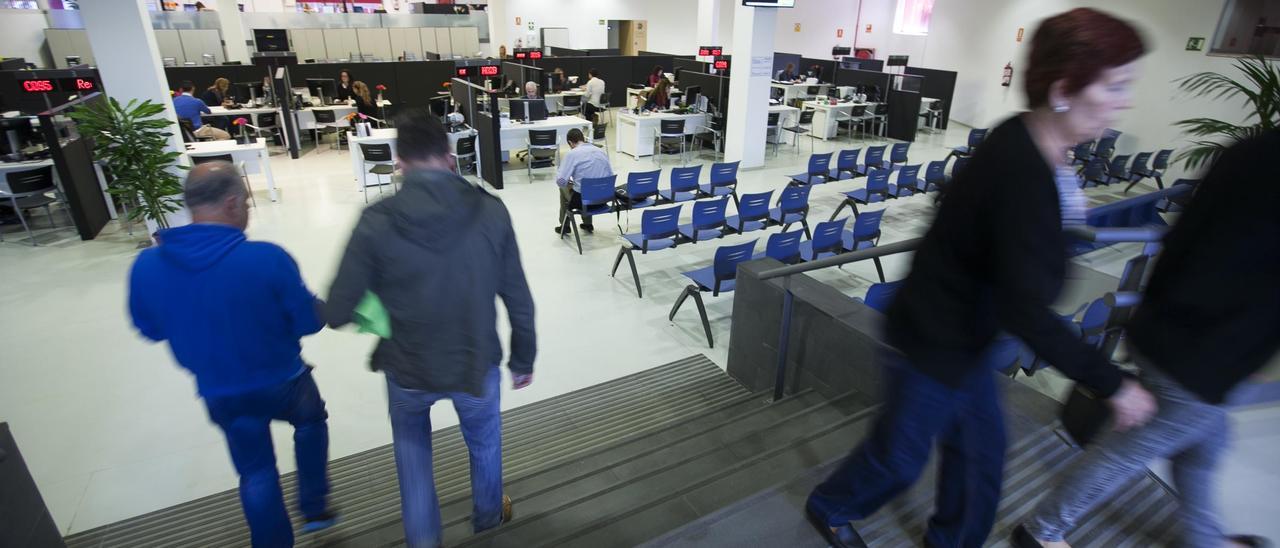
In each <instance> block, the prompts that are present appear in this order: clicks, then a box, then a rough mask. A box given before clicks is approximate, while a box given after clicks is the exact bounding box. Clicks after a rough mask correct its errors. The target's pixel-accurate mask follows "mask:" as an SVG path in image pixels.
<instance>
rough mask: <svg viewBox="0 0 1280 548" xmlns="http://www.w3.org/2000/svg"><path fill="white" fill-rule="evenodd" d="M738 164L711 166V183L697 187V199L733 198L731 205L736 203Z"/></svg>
mask: <svg viewBox="0 0 1280 548" xmlns="http://www.w3.org/2000/svg"><path fill="white" fill-rule="evenodd" d="M738 163H739V162H721V163H717V164H711V182H710V183H708V184H705V185H700V186H699V187H698V197H699V198H719V197H721V196H733V203H735V204H736V203H738Z"/></svg>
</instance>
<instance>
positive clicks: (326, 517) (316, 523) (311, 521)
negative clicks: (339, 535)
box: [302, 512, 338, 533]
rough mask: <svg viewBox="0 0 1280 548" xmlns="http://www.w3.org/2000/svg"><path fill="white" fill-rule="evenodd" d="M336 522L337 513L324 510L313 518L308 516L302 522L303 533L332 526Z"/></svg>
mask: <svg viewBox="0 0 1280 548" xmlns="http://www.w3.org/2000/svg"><path fill="white" fill-rule="evenodd" d="M337 523H338V514H337V513H335V512H325V513H323V514H320V515H319V516H316V517H314V518H308V519H307V521H306V522H305V523H303V524H302V532H303V533H315V532H317V531H323V530H325V529H328V528H330V527H333V526H334V525H336V524H337Z"/></svg>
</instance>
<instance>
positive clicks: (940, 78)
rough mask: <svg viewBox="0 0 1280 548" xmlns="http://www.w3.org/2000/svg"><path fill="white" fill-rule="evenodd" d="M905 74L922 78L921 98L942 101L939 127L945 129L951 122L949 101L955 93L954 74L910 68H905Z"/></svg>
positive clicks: (944, 71) (945, 71)
mask: <svg viewBox="0 0 1280 548" xmlns="http://www.w3.org/2000/svg"><path fill="white" fill-rule="evenodd" d="M906 73H907V74H911V75H915V76H923V77H924V82H923V83H922V84H921V86H920V95H921V96H924V97H932V98H934V99H941V100H942V120H941V122H940V126H939V127H941V128H942V129H947V125H948V124H949V122H950V121H951V101H952V99H953V98H954V97H955V93H956V76H957V75H956V73H955V72H952V71H949V70H937V69H929V68H923V67H912V66H908V67H907V69H906Z"/></svg>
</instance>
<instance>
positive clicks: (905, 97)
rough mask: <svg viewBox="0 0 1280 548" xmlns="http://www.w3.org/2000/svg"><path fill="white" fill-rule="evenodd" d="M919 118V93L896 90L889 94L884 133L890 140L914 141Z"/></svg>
mask: <svg viewBox="0 0 1280 548" xmlns="http://www.w3.org/2000/svg"><path fill="white" fill-rule="evenodd" d="M919 117H920V94H919V93H913V92H910V91H898V90H893V91H890V92H889V122H888V126H889V127H888V128H886V130H885V132H886V134H887V135H888V137H889V138H890V139H898V140H901V141H915V140H916V125H917V124H918V123H919Z"/></svg>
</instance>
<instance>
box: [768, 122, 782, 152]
mask: <svg viewBox="0 0 1280 548" xmlns="http://www.w3.org/2000/svg"><path fill="white" fill-rule="evenodd" d="M779 114H781V113H778V112H770V113H769V123H768V124H766V125H765V132H764V139H765V143H766V144H767V143H773V155H774V156H777V155H778V141H781V140H782V134H781V133H780V131H781V130H780V129H779V127H778V116H779ZM770 135H772V136H773V137H774V139H773V140H770V139H769V136H770Z"/></svg>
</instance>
